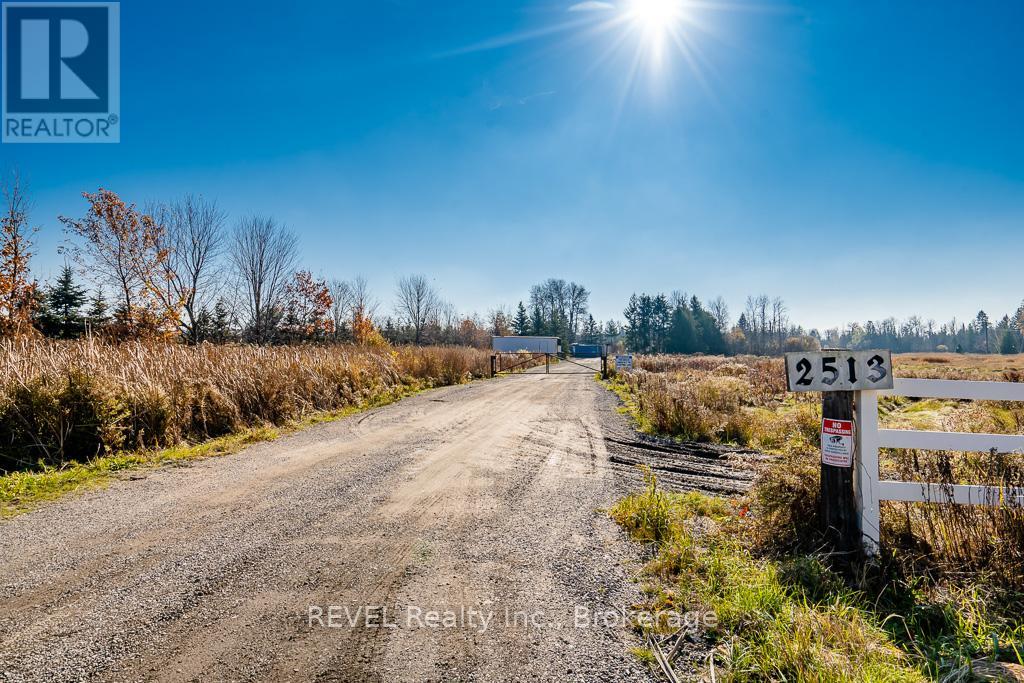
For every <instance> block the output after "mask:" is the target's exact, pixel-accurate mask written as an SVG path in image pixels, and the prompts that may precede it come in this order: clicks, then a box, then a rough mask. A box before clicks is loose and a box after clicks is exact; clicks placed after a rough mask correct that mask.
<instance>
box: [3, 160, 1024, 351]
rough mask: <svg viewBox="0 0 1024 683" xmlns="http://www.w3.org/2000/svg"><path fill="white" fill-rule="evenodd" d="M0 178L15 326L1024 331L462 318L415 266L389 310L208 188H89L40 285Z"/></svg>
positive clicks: (541, 287) (446, 335) (531, 313)
mask: <svg viewBox="0 0 1024 683" xmlns="http://www.w3.org/2000/svg"><path fill="white" fill-rule="evenodd" d="M0 188H2V193H3V198H4V202H5V205H4V207H3V213H2V214H0V335H4V336H20V335H44V336H47V337H55V338H64V339H73V338H76V337H80V336H83V335H87V334H91V335H99V336H104V337H108V338H112V339H140V338H152V337H163V338H167V339H177V340H181V341H183V342H186V343H198V342H204V341H206V342H214V343H225V342H249V343H255V344H294V343H309V342H320V343H326V342H352V343H357V344H362V345H381V344H385V343H392V344H405V343H412V344H421V345H422V344H453V345H455V344H457V345H465V346H475V347H480V348H484V347H487V346H489V344H490V337H491V335H507V334H520V335H545V336H556V337H559V338H560V339H561V340H562V343H563V345H565V346H568V345H569V344H572V343H574V342H584V343H605V344H610V345H612V346H614V347H615V348H616V349H630V350H634V351H638V352H644V353H706V354H740V353H750V354H760V355H773V354H779V353H782V352H785V351H788V350H805V349H809V348H815V347H819V346H834V347H851V348H867V347H885V348H891V349H892V350H894V351H898V352H900V351H960V352H969V353H974V352H981V353H983V352H992V353H996V352H1001V353H1016V352H1017V351H1018V350H1019V349H1021V332H1022V330H1024V304H1022V305H1021V307H1020V308H1018V309H1017V311H1016V312H1015V313H1014V314H1013V315H1009V314H1007V315H1004V316H1003V317H1002V318H1000V319H999V320H998V321H997V322H995V323H994V324H993V323H992V321H991V320H990V318H989V316H988V315H987V314H986V313H985V312H984V311H980V312H979V313H978V314H977V316H975V318H974V319H972V320H969V321H957V320H952V321H950V322H948V323H944V324H941V325H939V324H936V323H935V322H934V321H923V320H921V319H920V318H918V317H912V318H910V319H909V320H907V321H905V322H902V323H900V322H898V321H896V320H895V319H893V318H887V319H885V320H882V321H876V322H872V321H868V322H867V323H864V324H858V323H854V324H851V325H849V326H847V327H846V328H843V329H829V330H824V331H819V330H815V329H809V330H808V329H805V328H803V327H801V326H799V325H797V324H794V323H793V322H792V321H790V319H789V316H788V313H787V308H786V305H785V303H784V302H783V300H782V299H780V298H774V299H771V298H769V297H767V296H764V295H761V296H752V297H748V298H747V301H746V304H745V306H744V309H743V311H742V312H741V313H740V315H739V317H738V319H737V320H736V321H735V322H733V321H732V318H731V317H730V313H729V308H728V306H727V305H726V303H725V301H724V300H723V299H722V297H716V298H715V299H712V300H710V301H707V302H706V303H702V302H701V301H700V300H699V299H698V298H697V297H696V296H689V295H687V294H685V293H682V292H678V291H676V292H673V293H672V294H669V295H666V294H644V293H641V294H634V295H633V296H631V297H630V299H629V301H628V303H627V305H626V307H625V309H624V310H623V318H624V320H623V321H621V322H620V321H618V320H615V319H611V320H608V321H605V322H601V321H598V320H595V319H594V317H593V315H591V314H590V311H589V304H590V291H589V290H588V289H587V288H586V287H585V286H583V285H581V284H579V283H576V282H570V281H566V280H563V279H559V278H550V279H548V280H545V281H544V282H541V283H539V284H537V285H534V286H533V287H532V288H531V290H530V295H529V298H528V300H527V301H525V302H523V301H520V302H519V303H518V305H517V306H515V307H514V308H507V307H505V306H497V307H495V308H493V309H491V310H489V311H488V312H487V313H486V314H483V315H481V314H477V313H460V312H459V311H458V309H457V308H456V307H455V306H454V305H453V304H452V303H451V302H449V301H447V300H445V299H444V298H443V297H442V296H441V293H440V292H439V291H438V289H437V287H436V286H435V285H433V284H432V282H431V280H430V279H429V278H428V277H427V276H425V275H421V274H414V275H408V276H404V277H400V278H398V280H397V281H396V284H395V290H394V294H393V304H392V306H391V307H389V308H388V309H384V307H383V306H382V305H381V303H380V300H378V299H377V298H376V297H375V296H374V294H373V293H371V292H370V290H369V287H368V284H367V280H366V279H365V278H363V277H360V276H356V277H353V278H352V279H349V280H342V279H331V280H327V279H325V278H320V277H316V276H314V275H313V274H312V273H311V272H310V271H309V270H307V269H303V268H301V267H300V264H299V256H298V254H299V251H298V237H297V235H296V234H295V233H294V232H292V231H291V230H289V229H288V228H287V227H286V226H284V225H282V224H281V223H279V222H277V221H276V220H274V219H273V218H272V217H268V216H261V215H249V216H242V217H240V218H237V219H235V220H234V221H230V222H229V219H228V216H227V215H226V214H225V213H224V212H223V211H222V210H220V209H219V208H218V206H217V204H216V202H214V201H211V200H207V199H204V198H203V197H198V196H185V197H183V198H181V199H178V200H175V201H171V202H167V203H151V204H149V205H147V206H146V207H145V208H144V209H137V208H136V206H135V205H134V204H129V203H127V202H125V201H123V200H122V199H121V198H120V197H119V196H118V195H117V194H115V193H114V192H111V191H110V190H106V189H102V188H100V189H99V190H97V191H96V192H95V193H88V192H87V193H83V198H84V199H85V202H86V207H85V210H84V215H83V216H82V217H81V218H69V217H65V216H61V217H60V222H61V223H62V224H63V226H64V230H65V233H66V236H67V238H68V239H67V240H66V243H65V245H64V246H63V247H61V249H60V253H61V254H62V255H63V256H64V257H65V259H66V261H65V265H64V267H63V268H62V270H61V272H60V275H59V277H57V278H56V279H55V280H54V281H52V282H50V283H40V282H38V281H37V279H36V278H35V277H34V276H33V273H32V268H31V261H32V258H33V256H34V255H35V252H34V248H35V245H34V237H35V234H36V232H37V228H34V227H32V224H31V222H30V208H31V202H30V200H29V196H28V192H27V189H26V187H25V185H24V184H23V183H22V182H21V180H20V178H19V177H18V175H17V174H13V175H11V176H10V177H9V178H7V179H6V180H5V181H4V182H2V183H0ZM82 278H87V279H88V285H89V286H86V284H84V283H83V281H82Z"/></svg>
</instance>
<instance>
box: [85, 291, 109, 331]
mask: <svg viewBox="0 0 1024 683" xmlns="http://www.w3.org/2000/svg"><path fill="white" fill-rule="evenodd" d="M107 311H108V308H107V300H106V299H104V298H103V290H101V289H97V290H96V293H95V294H94V295H93V297H92V299H90V300H89V310H88V311H87V312H86V314H85V319H86V322H88V323H89V326H90V327H91V328H92V330H93V331H94V332H95V331H96V330H98V329H100V328H101V327H103V326H104V325H106V324H107V323H109V322H110V315H109V314H108V312H107Z"/></svg>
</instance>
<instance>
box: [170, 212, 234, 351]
mask: <svg viewBox="0 0 1024 683" xmlns="http://www.w3.org/2000/svg"><path fill="white" fill-rule="evenodd" d="M159 215H160V216H161V218H162V220H163V221H165V229H166V234H165V240H166V244H167V249H168V252H169V254H168V259H167V264H168V274H169V277H168V284H169V286H170V288H171V290H172V291H173V293H174V296H175V298H176V299H178V300H179V301H181V302H182V310H183V311H184V313H185V315H184V316H183V319H182V328H183V331H184V333H185V338H186V339H188V340H189V341H191V342H196V341H199V338H198V333H199V330H198V328H197V325H196V323H197V320H198V318H199V314H200V312H201V311H203V310H206V309H208V308H209V306H211V305H212V303H213V301H214V300H215V299H216V298H217V295H218V294H219V293H220V284H222V281H221V280H219V279H218V278H215V277H214V272H213V270H214V266H215V264H216V261H217V259H218V258H219V257H220V255H221V253H222V252H223V249H224V242H225V230H224V226H225V221H226V220H227V217H226V215H225V214H224V212H223V211H221V210H220V209H219V208H217V204H216V202H213V201H207V200H205V199H203V198H202V197H197V196H193V195H186V196H185V197H183V198H182V199H180V200H178V201H177V202H174V203H173V204H171V205H170V206H168V207H166V208H165V210H164V211H162V212H161V213H160V214H159ZM207 312H209V311H207Z"/></svg>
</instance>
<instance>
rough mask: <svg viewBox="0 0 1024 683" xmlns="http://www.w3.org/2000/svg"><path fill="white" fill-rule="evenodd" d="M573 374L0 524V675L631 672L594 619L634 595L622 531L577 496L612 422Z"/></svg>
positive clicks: (383, 416)
mask: <svg viewBox="0 0 1024 683" xmlns="http://www.w3.org/2000/svg"><path fill="white" fill-rule="evenodd" d="M576 370H581V368H578V367H575V366H571V365H569V364H564V363H562V364H558V365H556V366H553V367H552V374H550V375H545V374H543V369H541V370H540V371H539V372H537V371H535V372H531V373H527V374H524V375H516V376H511V377H506V378H501V379H496V380H490V381H482V382H475V383H473V384H469V385H464V386H458V387H450V388H445V389H438V390H435V391H431V392H427V393H424V394H421V395H419V396H416V397H413V398H410V399H406V400H403V401H401V402H400V403H397V404H395V405H392V406H389V407H386V408H383V409H379V410H374V411H372V412H369V413H364V414H361V415H356V416H352V417H350V418H346V419H344V420H340V421H337V422H334V423H329V424H324V425H320V426H317V427H314V428H311V429H308V430H305V431H302V432H299V433H295V434H292V435H289V436H286V437H283V438H280V439H278V440H277V441H274V442H271V443H264V444H259V445H255V446H252V447H250V448H249V449H247V450H246V451H245V452H243V453H241V454H238V455H234V456H230V457H224V458H216V459H209V460H205V461H201V462H198V463H195V464H193V465H191V466H188V467H165V468H162V469H158V470H149V471H146V472H144V473H143V475H144V478H142V479H139V480H127V479H126V480H124V481H120V482H118V483H116V484H114V485H112V486H111V487H110V488H108V489H106V490H103V491H98V492H94V493H89V494H86V495H83V496H79V497H74V498H70V499H66V500H64V501H61V502H58V503H54V504H51V505H48V506H46V507H45V508H43V509H40V510H37V511H35V512H33V513H30V514H27V515H23V516H21V517H18V518H15V519H13V520H11V521H8V522H5V523H2V524H0V551H2V552H0V680H4V681H72V680H86V679H88V680H110V681H129V680H173V681H184V680H188V681H212V680H260V681H263V680H271V681H291V680H295V681H299V680H325V681H427V680H434V681H441V680H444V681H508V680H522V681H527V680H529V681H535V680H550V681H566V680H580V681H621V680H631V681H632V680H653V679H652V677H651V675H650V674H649V673H648V672H647V670H646V668H645V667H644V666H643V665H642V664H640V663H639V662H638V661H637V660H636V659H635V658H634V657H632V656H631V655H630V654H628V648H629V647H630V646H632V645H637V644H638V642H637V641H636V638H635V636H634V635H633V634H632V633H631V631H630V630H629V628H628V626H627V625H626V624H625V623H624V620H623V619H622V618H621V617H616V616H615V610H621V609H623V608H627V609H628V608H629V607H631V606H632V605H633V604H634V603H636V602H638V601H639V599H640V598H639V595H638V593H637V585H636V584H635V583H634V582H632V581H631V580H630V577H631V574H633V573H635V572H636V571H637V569H638V567H639V558H638V556H637V553H638V549H637V547H636V546H635V545H634V544H631V543H630V542H628V541H627V540H626V539H625V538H624V537H623V535H622V534H621V532H620V531H619V530H618V529H617V527H616V526H615V525H614V524H613V523H612V522H611V521H609V520H608V519H607V517H606V516H605V515H604V514H602V513H601V512H600V509H601V508H603V507H606V506H608V505H609V504H610V503H612V502H613V501H614V500H615V499H616V497H617V496H619V495H621V494H622V492H623V491H624V490H625V489H626V488H627V487H630V486H635V484H636V477H635V475H634V474H633V473H632V472H630V468H625V467H622V466H621V465H615V464H613V463H612V462H611V460H610V456H609V453H608V449H607V447H606V440H605V438H604V434H605V428H606V426H607V424H608V422H609V421H613V422H616V425H615V428H616V429H621V428H622V425H623V424H624V422H622V420H623V418H622V417H621V416H619V415H617V414H616V412H615V410H614V405H615V399H614V397H613V396H612V395H611V394H609V393H608V392H606V391H605V390H604V389H602V388H601V387H600V386H599V385H598V384H597V383H596V382H594V381H593V379H592V377H589V376H587V375H585V374H567V373H569V372H572V371H576ZM608 443H610V444H611V443H612V442H608ZM595 615H600V618H598V619H595ZM488 617H489V618H488ZM595 621H596V622H597V623H596V624H595Z"/></svg>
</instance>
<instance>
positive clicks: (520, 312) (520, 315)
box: [512, 301, 530, 336]
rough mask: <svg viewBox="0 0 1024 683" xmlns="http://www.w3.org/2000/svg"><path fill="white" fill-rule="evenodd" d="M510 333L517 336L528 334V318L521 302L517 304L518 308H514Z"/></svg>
mask: <svg viewBox="0 0 1024 683" xmlns="http://www.w3.org/2000/svg"><path fill="white" fill-rule="evenodd" d="M512 331H513V332H515V333H516V334H517V335H519V336H523V335H527V334H529V333H530V318H529V317H528V316H527V314H526V306H524V305H523V302H522V301H520V302H519V307H518V308H516V317H515V318H513V319H512Z"/></svg>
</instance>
